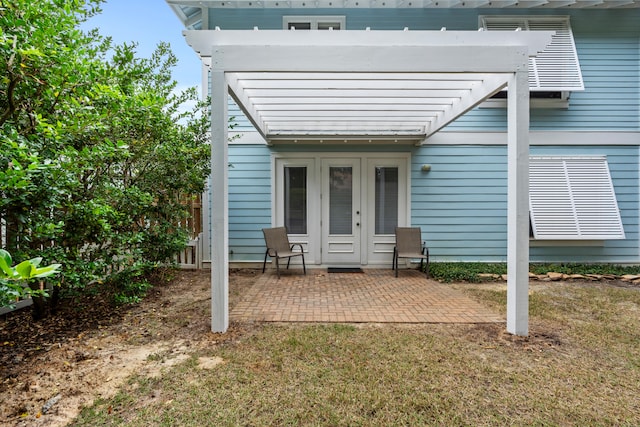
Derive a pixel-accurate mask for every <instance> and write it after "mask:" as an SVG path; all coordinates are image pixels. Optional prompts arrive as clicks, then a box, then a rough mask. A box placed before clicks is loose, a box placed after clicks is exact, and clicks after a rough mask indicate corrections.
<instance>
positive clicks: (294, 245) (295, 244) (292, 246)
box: [291, 243, 304, 253]
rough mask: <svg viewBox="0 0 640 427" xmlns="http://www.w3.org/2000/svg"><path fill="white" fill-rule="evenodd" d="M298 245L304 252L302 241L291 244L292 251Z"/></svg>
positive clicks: (301, 251)
mask: <svg viewBox="0 0 640 427" xmlns="http://www.w3.org/2000/svg"><path fill="white" fill-rule="evenodd" d="M296 246H298V247H299V248H300V253H304V249H303V248H302V244H300V243H294V244H292V245H291V252H293V248H294V247H296Z"/></svg>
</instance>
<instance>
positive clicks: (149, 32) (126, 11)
mask: <svg viewBox="0 0 640 427" xmlns="http://www.w3.org/2000/svg"><path fill="white" fill-rule="evenodd" d="M100 8H101V9H102V13H101V14H100V15H97V16H94V17H93V18H91V19H90V20H89V21H87V22H86V23H85V24H84V25H83V26H82V27H83V29H90V28H99V29H100V34H102V35H103V36H111V37H112V38H113V41H114V42H115V43H116V44H122V43H125V42H137V43H138V49H137V52H138V55H137V56H138V57H143V58H148V57H150V56H151V54H152V53H153V51H154V49H155V47H156V46H157V45H158V43H160V42H161V41H164V42H168V43H169V44H170V45H171V50H172V51H173V53H174V55H176V57H177V58H178V65H177V66H176V68H175V69H174V70H173V77H174V79H175V80H176V81H177V82H178V88H186V87H190V86H198V87H200V83H201V66H200V59H199V58H198V56H197V55H196V54H195V52H194V51H193V50H192V49H191V47H189V45H188V44H187V42H186V41H185V39H184V37H183V36H182V30H184V27H183V25H182V23H181V22H180V19H179V18H178V17H177V16H176V14H175V13H174V12H173V10H172V9H171V8H170V7H169V5H167V3H166V2H165V1H164V0H107V1H106V2H105V3H103V4H102V5H101V6H100Z"/></svg>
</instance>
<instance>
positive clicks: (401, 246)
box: [396, 227, 422, 253]
mask: <svg viewBox="0 0 640 427" xmlns="http://www.w3.org/2000/svg"><path fill="white" fill-rule="evenodd" d="M396 248H397V249H398V252H414V253H420V252H421V251H422V235H421V231H420V227H396Z"/></svg>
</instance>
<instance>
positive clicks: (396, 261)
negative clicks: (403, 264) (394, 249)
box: [394, 253, 398, 277]
mask: <svg viewBox="0 0 640 427" xmlns="http://www.w3.org/2000/svg"><path fill="white" fill-rule="evenodd" d="M395 259H396V260H395V263H394V264H395V266H396V277H398V253H396V255H395Z"/></svg>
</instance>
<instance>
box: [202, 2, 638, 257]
mask: <svg viewBox="0 0 640 427" xmlns="http://www.w3.org/2000/svg"><path fill="white" fill-rule="evenodd" d="M483 14H486V15H499V14H504V15H526V14H536V15H542V14H544V15H569V16H570V17H571V26H572V29H573V34H574V38H575V43H576V48H577V51H578V56H579V60H580V65H581V69H582V73H583V79H584V84H585V88H586V89H585V90H584V91H581V92H573V93H572V94H571V99H570V104H569V108H568V109H558V108H547V109H545V108H536V109H532V110H531V130H532V131H547V132H550V133H552V134H553V139H554V141H557V143H555V144H553V145H550V144H548V143H544V142H542V143H541V142H540V139H537V140H534V141H532V145H531V155H563V156H585V155H598V156H602V155H604V156H607V161H608V164H609V168H610V172H611V177H612V180H613V185H614V189H615V193H616V197H617V201H618V206H619V209H620V213H621V217H622V222H623V225H624V230H625V234H626V238H625V239H624V240H607V241H601V242H592V243H584V242H583V243H580V244H576V243H568V242H563V243H558V242H555V243H552V244H548V245H546V246H539V245H537V244H535V243H533V244H532V247H531V250H530V259H531V261H532V262H610V263H639V262H640V235H639V231H640V230H639V217H640V200H639V194H640V186H639V182H640V170H639V162H640V153H639V150H640V26H639V25H638V22H640V9H626V10H603V11H594V10H568V9H553V10H523V9H517V10H516V9H507V10H502V9H490V10H489V9H487V10H482V9H470V10H461V9H455V10H453V9H437V10H436V9H347V10H344V9H337V8H336V9H254V10H246V9H242V10H240V9H227V10H219V9H217V10H215V13H211V14H210V16H209V22H210V27H211V28H214V27H216V26H219V27H220V28H222V29H252V28H253V27H254V26H257V27H259V28H260V29H281V28H282V16H283V15H301V16H306V15H344V16H346V25H347V29H352V30H353V29H365V28H366V27H370V28H371V29H377V30H379V29H394V30H397V29H402V28H404V27H408V28H409V29H412V30H438V29H440V28H441V27H446V28H447V29H448V30H474V29H477V27H478V16H479V15H483ZM229 113H230V115H232V116H235V117H236V119H235V121H236V123H237V126H236V128H235V129H234V130H235V131H240V132H241V133H242V132H244V131H252V130H253V128H252V127H251V124H250V123H249V122H248V121H247V120H246V119H245V118H244V116H243V115H242V113H241V112H240V111H239V109H238V108H237V107H236V106H235V104H233V103H231V104H230V112H229ZM505 130H506V110H505V109H504V108H476V109H475V110H473V111H471V112H469V113H467V114H466V115H464V116H462V117H461V118H459V119H458V120H456V121H455V122H454V123H452V124H450V125H449V126H448V127H447V128H445V130H443V131H442V133H444V134H447V133H450V134H451V135H456V132H459V133H460V134H461V135H462V134H466V135H467V136H466V137H464V138H461V139H460V143H455V137H454V138H453V139H454V142H453V143H447V144H442V143H438V142H432V141H431V140H427V141H426V143H425V144H424V145H423V146H421V147H413V146H397V147H382V146H350V145H348V144H347V145H340V146H322V147H319V146H317V145H309V146H295V147H292V146H280V145H278V146H273V147H268V146H266V145H264V144H248V143H246V141H247V140H250V139H251V138H247V137H245V138H241V139H240V140H238V141H236V142H233V143H231V144H230V147H229V155H230V163H231V164H232V167H231V168H230V170H229V249H230V252H231V253H230V256H229V259H230V261H231V262H246V261H253V262H255V261H260V262H261V261H262V259H263V257H264V242H263V237H262V232H261V229H262V228H263V227H270V226H271V225H272V211H271V207H272V192H271V186H272V180H273V173H274V172H273V170H272V166H273V162H272V155H273V154H274V153H282V152H288V151H293V150H295V151H305V150H308V151H312V152H319V151H331V152H336V153H340V152H347V151H348V152H353V151H367V152H377V151H391V150H393V151H395V152H398V151H400V152H410V154H411V171H410V177H411V206H410V209H411V223H412V225H414V226H420V227H422V229H423V231H424V233H425V237H426V238H427V241H428V244H429V247H430V250H431V254H432V257H433V260H434V261H483V262H505V261H506V260H507V249H506V237H507V213H506V211H507V199H506V197H507V196H506V193H507V190H506V189H507V146H506V143H505V142H504V141H502V139H503V138H498V137H497V138H496V140H495V142H493V141H491V138H489V141H488V142H487V138H486V137H483V138H481V139H482V141H483V142H482V143H480V142H478V143H474V142H473V136H471V137H469V135H480V134H486V133H496V134H499V133H501V132H504V131H505ZM581 132H582V134H583V135H585V136H589V137H588V138H585V140H588V142H584V143H582V141H581V138H580V133H581ZM592 132H598V133H597V134H596V133H592ZM594 135H600V136H602V140H601V143H597V142H596V143H594V142H593V140H594V137H593V136H594ZM434 140H435V138H434ZM470 141H471V142H470ZM536 141H538V142H536ZM424 164H429V165H431V170H430V171H429V172H423V171H422V165H424ZM214 203H215V201H214Z"/></svg>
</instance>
